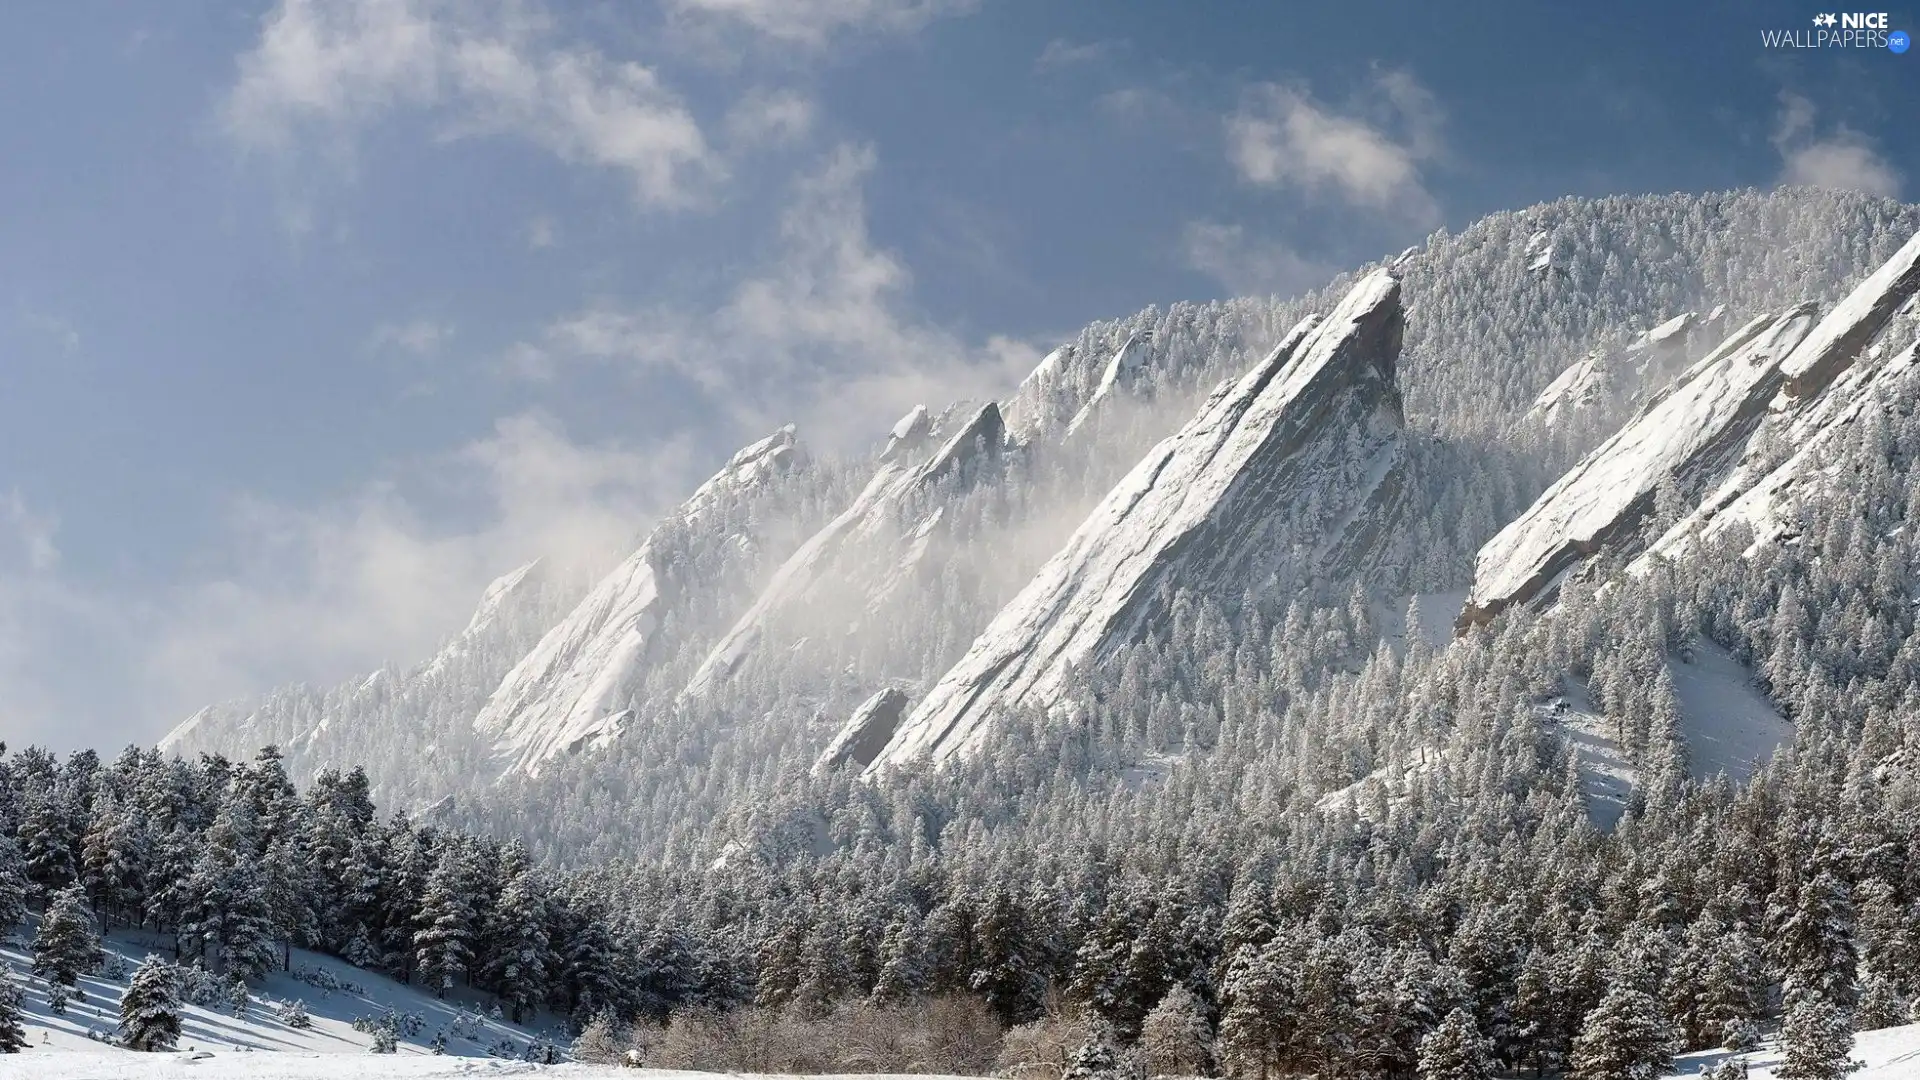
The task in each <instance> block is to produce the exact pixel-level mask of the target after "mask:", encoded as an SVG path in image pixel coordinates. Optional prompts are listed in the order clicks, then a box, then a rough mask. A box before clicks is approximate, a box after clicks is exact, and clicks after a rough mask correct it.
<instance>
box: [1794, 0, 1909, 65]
mask: <svg viewBox="0 0 1920 1080" xmlns="http://www.w3.org/2000/svg"><path fill="white" fill-rule="evenodd" d="M1760 44H1761V45H1762V46H1764V47H1765V48H1769V49H1885V50H1887V51H1888V52H1890V53H1894V54H1896V55H1898V54H1900V53H1904V52H1906V51H1907V49H1908V48H1909V47H1911V46H1912V44H1913V39H1912V38H1911V37H1910V36H1909V35H1908V34H1907V32H1906V31H1905V30H1895V29H1892V28H1891V27H1890V26H1889V25H1888V23H1887V13H1886V12H1884V11H1843V12H1839V13H1835V12H1831V11H1823V12H1821V13H1820V14H1818V15H1815V16H1814V17H1813V26H1812V27H1811V28H1810V29H1796V30H1762V31H1760Z"/></svg>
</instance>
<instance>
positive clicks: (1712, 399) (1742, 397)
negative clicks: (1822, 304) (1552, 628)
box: [1457, 305, 1813, 629]
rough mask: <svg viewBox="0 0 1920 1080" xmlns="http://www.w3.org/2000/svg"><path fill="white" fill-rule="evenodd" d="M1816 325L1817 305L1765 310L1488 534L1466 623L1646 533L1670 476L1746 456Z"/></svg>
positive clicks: (1488, 616)
mask: <svg viewBox="0 0 1920 1080" xmlns="http://www.w3.org/2000/svg"><path fill="white" fill-rule="evenodd" d="M1812 325H1813V309H1812V307H1811V305H1803V306H1801V307H1798V308H1795V309H1794V310H1792V311H1790V312H1787V313H1786V314H1784V315H1780V316H1778V317H1776V318H1772V319H1769V318H1767V317H1766V316H1761V317H1759V318H1756V319H1754V320H1753V321H1752V322H1750V323H1748V324H1747V325H1746V326H1744V327H1742V328H1741V329H1740V330H1738V331H1736V332H1735V333H1734V335H1733V336H1732V337H1730V338H1728V339H1727V340H1726V341H1725V342H1724V343H1722V344H1721V345H1720V347H1719V348H1717V349H1715V350H1714V351H1713V352H1712V353H1709V354H1708V355H1707V356H1706V357H1704V358H1703V359H1701V360H1700V362H1699V363H1697V364H1695V365H1694V366H1693V367H1691V368H1689V369H1688V370H1687V372H1686V373H1685V374H1683V375H1682V376H1681V377H1680V378H1679V379H1678V380H1677V381H1676V382H1675V384H1674V385H1673V386H1671V387H1669V388H1668V389H1667V391H1666V392H1665V393H1663V394H1662V395H1661V396H1659V397H1657V398H1655V399H1654V400H1653V401H1651V402H1649V403H1648V405H1647V406H1646V407H1645V408H1643V409H1642V410H1641V411H1640V414H1639V415H1638V416H1636V417H1635V418H1634V419H1633V420H1632V421H1631V422H1630V423H1628V424H1627V426H1626V427H1624V428H1622V429H1621V430H1620V431H1618V432H1616V433H1615V434H1614V436H1613V437H1612V438H1610V439H1608V440H1607V441H1606V442H1604V443H1602V444H1601V445H1600V447H1599V448H1598V449H1596V450H1595V451H1594V452H1593V453H1591V454H1589V455H1587V457H1586V459H1585V460H1583V461H1581V462H1580V464H1578V465H1576V466H1574V468H1573V469H1572V470H1571V471H1570V472H1568V473H1567V474H1566V475H1565V476H1562V477H1561V478H1560V479H1559V481H1557V482H1556V483H1555V484H1554V485H1553V486H1552V487H1550V488H1548V489H1547V490H1546V493H1545V494H1543V495H1541V496H1540V497H1539V498H1538V499H1537V500H1535V501H1534V503H1533V505H1532V506H1530V507H1528V508H1527V511H1526V512H1525V513H1524V514H1522V515H1520V517H1519V518H1518V519H1516V520H1514V521H1513V522H1511V523H1510V524H1508V525H1507V527H1506V528H1504V529H1502V530H1500V532H1499V533H1498V534H1496V535H1495V536H1494V538H1493V539H1492V540H1489V541H1487V543H1486V545H1485V546H1483V547H1482V548H1481V549H1480V552H1479V555H1478V556H1477V557H1476V559H1475V561H1474V578H1473V591H1472V592H1471V593H1470V594H1469V595H1468V598H1467V605H1466V609H1465V610H1464V611H1463V612H1461V615H1460V619H1459V621H1458V623H1457V625H1458V626H1459V627H1461V628H1463V629H1464V628H1465V627H1468V626H1472V625H1475V624H1479V623H1485V622H1488V621H1491V620H1492V619H1493V617H1494V616H1495V615H1498V614H1499V613H1500V612H1501V611H1502V610H1504V609H1506V608H1507V607H1509V606H1511V605H1513V604H1523V603H1527V602H1528V601H1531V600H1534V599H1535V598H1538V597H1543V596H1545V595H1550V594H1551V593H1552V592H1553V590H1554V588H1555V586H1556V583H1557V581H1558V579H1559V577H1560V575H1561V574H1563V573H1565V572H1566V571H1567V570H1568V569H1570V568H1571V567H1573V566H1575V565H1576V564H1578V563H1579V562H1581V561H1582V560H1584V559H1586V558H1587V557H1589V556H1591V555H1593V554H1594V553H1596V552H1598V551H1600V550H1601V549H1603V548H1606V547H1608V546H1609V545H1611V544H1615V543H1617V542H1619V541H1620V540H1621V539H1622V538H1624V537H1627V536H1631V535H1637V530H1638V529H1639V527H1640V525H1641V524H1642V522H1644V521H1645V520H1646V518H1647V516H1648V515H1649V514H1650V513H1651V512H1652V510H1653V504H1654V493H1655V490H1656V489H1657V488H1658V487H1659V486H1660V484H1661V483H1662V482H1663V481H1665V480H1667V479H1669V478H1679V479H1680V480H1681V481H1683V482H1684V481H1686V480H1688V479H1689V478H1690V477H1691V476H1703V475H1707V474H1711V473H1713V472H1714V471H1715V469H1716V468H1717V467H1718V466H1719V464H1720V463H1721V462H1723V461H1724V460H1725V459H1726V458H1727V456H1728V455H1729V453H1732V454H1736V455H1737V453H1738V452H1739V450H1740V448H1742V447H1744V445H1745V443H1746V439H1747V436H1748V435H1750V434H1752V432H1753V429H1754V428H1755V427H1756V426H1757V425H1758V424H1759V422H1760V418H1761V416H1762V415H1763V414H1764V413H1765V412H1766V409H1767V403H1768V402H1769V401H1771V400H1772V399H1773V396H1774V395H1775V394H1776V393H1778V392H1779V390H1780V384H1781V378H1782V376H1781V372H1780V364H1781V361H1782V360H1783V359H1785V358H1786V356H1787V354H1788V352H1789V351H1791V350H1792V348H1793V347H1794V346H1795V345H1797V344H1799V342H1800V340H1801V338H1803V337H1805V336H1806V334H1807V331H1808V330H1809V329H1810V328H1811V327H1812Z"/></svg>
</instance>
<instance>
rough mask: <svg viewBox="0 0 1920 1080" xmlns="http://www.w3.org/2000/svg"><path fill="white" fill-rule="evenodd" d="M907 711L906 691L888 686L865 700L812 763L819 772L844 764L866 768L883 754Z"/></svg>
mask: <svg viewBox="0 0 1920 1080" xmlns="http://www.w3.org/2000/svg"><path fill="white" fill-rule="evenodd" d="M906 711H907V692H906V691H905V690H901V689H899V688H898V687H893V686H889V687H887V688H886V689H885V690H882V691H880V692H879V693H877V694H875V695H873V696H872V697H870V698H868V699H867V700H866V701H864V702H862V703H861V705H860V707H859V708H857V709H855V710H854V711H853V715H852V716H849V717H848V718H847V722H846V723H844V724H842V725H840V730H839V731H838V732H836V733H834V736H833V741H832V742H829V743H828V744H827V748H826V749H825V750H822V751H821V752H820V757H819V759H818V760H817V761H815V762H814V763H813V771H814V773H815V774H816V775H817V774H819V773H823V772H826V771H828V770H830V769H837V768H839V767H841V766H842V765H848V764H851V765H854V766H856V767H858V768H862V769H864V768H866V767H867V766H868V765H871V764H873V759H874V758H877V757H879V756H880V751H881V750H883V749H885V748H886V745H887V743H888V741H889V740H891V739H892V738H893V733H894V730H895V729H897V728H898V727H899V726H900V717H901V716H902V715H903V714H904V713H905V712H906Z"/></svg>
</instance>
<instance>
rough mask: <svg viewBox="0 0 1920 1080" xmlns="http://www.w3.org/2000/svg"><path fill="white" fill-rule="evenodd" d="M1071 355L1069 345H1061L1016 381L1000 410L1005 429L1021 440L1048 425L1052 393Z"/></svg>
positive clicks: (1051, 414) (1057, 389)
mask: <svg viewBox="0 0 1920 1080" xmlns="http://www.w3.org/2000/svg"><path fill="white" fill-rule="evenodd" d="M1073 354H1074V347H1073V346H1072V345H1062V346H1060V347H1059V348H1057V349H1055V350H1053V351H1052V352H1050V353H1048V354H1047V355H1046V357H1045V358H1044V359H1042V360H1041V361H1040V363H1038V364H1036V365H1035V366H1034V369H1033V370H1032V371H1031V372H1028V373H1027V377H1026V378H1024V379H1022V380H1020V388H1019V389H1018V390H1015V391H1014V392H1013V396H1012V397H1010V398H1008V399H1007V405H1006V408H1004V409H1002V410H1001V412H1002V413H1003V414H1004V415H1005V417H1006V422H1007V430H1008V432H1010V433H1012V434H1013V435H1015V436H1017V437H1018V438H1019V439H1021V440H1022V441H1024V440H1026V439H1029V438H1031V437H1032V436H1033V435H1034V433H1035V432H1038V431H1042V430H1045V429H1046V428H1047V427H1048V426H1049V425H1050V423H1051V417H1052V416H1053V412H1052V410H1053V408H1054V395H1055V394H1056V393H1057V392H1058V391H1059V388H1060V382H1061V378H1062V375H1063V372H1064V369H1065V368H1066V366H1067V364H1068V362H1069V361H1071V360H1072V359H1073Z"/></svg>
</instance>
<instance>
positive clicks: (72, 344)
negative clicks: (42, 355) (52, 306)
mask: <svg viewBox="0 0 1920 1080" xmlns="http://www.w3.org/2000/svg"><path fill="white" fill-rule="evenodd" d="M17 312H18V315H19V318H20V324H21V325H22V326H24V327H25V328H26V329H27V330H29V331H31V332H32V333H34V334H36V335H38V336H40V337H42V338H44V339H46V340H48V341H51V342H53V344H54V345H56V346H58V347H59V349H60V351H61V352H64V353H76V352H79V351H80V331H79V330H78V329H77V328H76V327H75V326H74V325H73V323H72V322H70V321H68V320H67V319H64V318H61V317H60V316H58V315H54V314H50V313H48V312H45V311H36V310H34V309H32V308H29V307H26V306H25V305H21V306H20V307H19V308H17Z"/></svg>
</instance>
